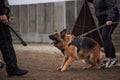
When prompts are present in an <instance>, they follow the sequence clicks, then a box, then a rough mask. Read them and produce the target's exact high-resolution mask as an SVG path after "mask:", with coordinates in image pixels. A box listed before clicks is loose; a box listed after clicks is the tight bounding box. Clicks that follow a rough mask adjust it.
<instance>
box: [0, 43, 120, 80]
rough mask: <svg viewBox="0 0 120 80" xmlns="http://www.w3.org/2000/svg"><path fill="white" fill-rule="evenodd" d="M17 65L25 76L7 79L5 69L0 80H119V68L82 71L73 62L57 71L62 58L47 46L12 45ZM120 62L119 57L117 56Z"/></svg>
mask: <svg viewBox="0 0 120 80" xmlns="http://www.w3.org/2000/svg"><path fill="white" fill-rule="evenodd" d="M14 47H15V50H16V55H17V59H18V64H19V66H20V67H21V68H25V69H28V70H29V73H28V74H27V75H25V76H19V77H17V76H15V77H10V78H8V77H7V76H6V71H5V68H3V69H1V70H0V80H120V67H119V66H117V67H113V68H110V69H102V70H95V69H86V70H83V69H82V67H83V64H82V63H81V61H75V62H74V63H73V64H72V65H71V67H70V68H68V69H67V70H66V71H65V72H60V71H57V70H56V69H57V67H58V66H59V65H60V63H61V61H62V59H63V56H62V54H61V52H60V51H59V50H58V49H56V48H55V47H53V46H51V45H48V44H28V46H27V47H24V46H22V45H19V44H15V45H14ZM118 58H119V61H120V56H118Z"/></svg>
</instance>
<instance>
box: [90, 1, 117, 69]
mask: <svg viewBox="0 0 120 80" xmlns="http://www.w3.org/2000/svg"><path fill="white" fill-rule="evenodd" d="M88 1H89V2H91V3H93V5H94V8H95V15H96V17H97V19H98V24H99V26H101V25H104V24H106V25H107V26H105V27H103V28H102V29H100V33H101V36H102V43H103V44H102V45H103V47H104V51H105V57H106V59H105V60H104V61H103V64H102V67H103V68H109V67H112V66H113V65H116V64H117V62H118V60H117V58H116V51H115V47H114V45H113V42H112V37H111V35H112V33H113V31H114V30H115V28H116V26H117V25H118V24H112V23H113V22H118V21H119V10H118V7H117V1H116V0H88Z"/></svg>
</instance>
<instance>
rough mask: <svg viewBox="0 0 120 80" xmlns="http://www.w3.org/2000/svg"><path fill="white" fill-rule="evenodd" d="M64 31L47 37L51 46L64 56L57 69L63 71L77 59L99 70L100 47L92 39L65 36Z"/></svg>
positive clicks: (70, 35)
mask: <svg viewBox="0 0 120 80" xmlns="http://www.w3.org/2000/svg"><path fill="white" fill-rule="evenodd" d="M66 32H67V30H66V29H64V30H62V31H61V32H57V31H55V32H54V33H53V34H51V35H49V38H50V40H52V41H53V45H54V46H55V47H57V48H58V49H59V50H61V52H62V53H63V55H64V60H63V62H62V64H61V66H60V67H59V68H58V69H57V70H60V71H65V70H66V69H67V68H68V67H69V66H70V64H71V63H72V62H73V61H74V60H77V59H79V58H80V59H83V60H84V61H85V62H86V63H88V64H90V65H91V67H96V68H97V69H100V68H101V58H102V57H101V50H100V45H99V44H98V43H97V42H96V41H95V40H93V39H91V38H88V37H79V36H78V37H75V36H74V35H72V34H67V33H66Z"/></svg>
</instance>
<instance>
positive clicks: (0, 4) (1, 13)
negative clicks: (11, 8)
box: [0, 0, 5, 15]
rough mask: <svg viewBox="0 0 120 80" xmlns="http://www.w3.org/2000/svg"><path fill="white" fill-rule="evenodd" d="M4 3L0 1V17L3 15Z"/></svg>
mask: <svg viewBox="0 0 120 80" xmlns="http://www.w3.org/2000/svg"><path fill="white" fill-rule="evenodd" d="M4 7H5V3H4V0H0V15H3V14H4Z"/></svg>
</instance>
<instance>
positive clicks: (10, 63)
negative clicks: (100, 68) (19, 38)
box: [0, 26, 28, 76]
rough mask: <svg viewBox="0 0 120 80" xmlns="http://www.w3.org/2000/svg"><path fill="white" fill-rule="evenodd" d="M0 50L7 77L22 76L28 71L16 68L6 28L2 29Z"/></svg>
mask: <svg viewBox="0 0 120 80" xmlns="http://www.w3.org/2000/svg"><path fill="white" fill-rule="evenodd" d="M0 49H1V52H2V56H3V59H4V61H5V63H6V71H7V73H8V75H11V76H12V75H13V76H14V75H19V76H20V75H24V74H26V73H27V72H28V71H27V70H21V69H20V68H19V67H18V66H17V58H16V54H15V50H14V47H13V44H12V38H11V34H10V31H9V28H8V27H7V26H3V27H2V38H1V39H0Z"/></svg>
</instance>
